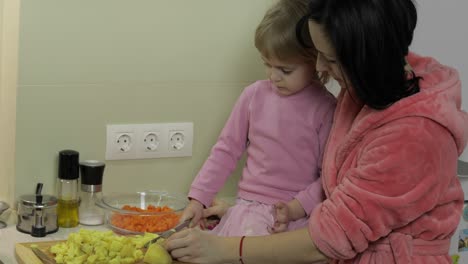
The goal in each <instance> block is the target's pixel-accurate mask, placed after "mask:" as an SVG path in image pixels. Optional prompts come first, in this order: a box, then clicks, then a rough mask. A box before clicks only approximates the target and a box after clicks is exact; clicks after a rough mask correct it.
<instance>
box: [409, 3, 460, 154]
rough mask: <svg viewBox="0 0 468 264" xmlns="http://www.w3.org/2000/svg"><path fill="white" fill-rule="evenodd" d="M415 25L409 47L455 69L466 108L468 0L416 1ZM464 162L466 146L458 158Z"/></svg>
mask: <svg viewBox="0 0 468 264" xmlns="http://www.w3.org/2000/svg"><path fill="white" fill-rule="evenodd" d="M416 4H417V8H418V14H419V19H418V25H417V27H416V33H415V38H414V42H413V45H412V47H411V48H412V50H413V51H415V52H417V53H420V54H422V55H427V56H431V57H434V58H436V59H437V60H438V61H440V62H441V63H443V64H446V65H450V66H452V67H454V68H456V69H457V70H458V72H459V74H460V77H461V81H462V101H463V105H462V106H463V109H464V110H465V111H467V110H468V90H467V89H468V88H467V86H468V14H467V10H468V1H467V0H444V1H441V0H416ZM460 159H461V160H463V161H467V162H468V149H465V152H464V153H463V155H462V156H461V157H460Z"/></svg>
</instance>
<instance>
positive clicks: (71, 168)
mask: <svg viewBox="0 0 468 264" xmlns="http://www.w3.org/2000/svg"><path fill="white" fill-rule="evenodd" d="M78 178H79V153H78V152H77V151H75V150H62V151H60V152H59V171H58V181H57V199H58V204H57V218H58V226H59V227H65V228H67V227H75V226H77V225H78V223H79V218H78V213H79V212H78V208H79V204H80V199H79V193H78Z"/></svg>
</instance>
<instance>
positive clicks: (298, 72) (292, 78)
mask: <svg viewBox="0 0 468 264" xmlns="http://www.w3.org/2000/svg"><path fill="white" fill-rule="evenodd" d="M262 59H263V62H264V64H265V67H266V72H267V76H268V78H269V79H270V80H271V82H272V83H273V84H274V86H275V88H276V92H277V93H279V94H280V95H285V96H288V95H292V94H295V93H297V92H299V91H301V90H302V89H304V88H306V87H307V86H309V85H310V84H311V83H312V82H314V80H315V77H314V76H315V75H316V74H315V66H314V65H311V64H307V63H294V62H287V61H282V60H278V59H275V58H266V57H264V56H262Z"/></svg>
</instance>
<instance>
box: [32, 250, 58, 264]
mask: <svg viewBox="0 0 468 264" xmlns="http://www.w3.org/2000/svg"><path fill="white" fill-rule="evenodd" d="M31 250H32V252H34V254H35V255H36V256H37V257H38V258H39V259H40V260H41V261H42V262H43V263H44V264H55V260H54V259H52V258H51V257H49V256H48V255H47V254H46V253H44V252H42V250H40V249H38V248H36V247H31Z"/></svg>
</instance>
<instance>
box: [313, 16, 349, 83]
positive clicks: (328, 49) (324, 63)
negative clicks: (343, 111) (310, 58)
mask: <svg viewBox="0 0 468 264" xmlns="http://www.w3.org/2000/svg"><path fill="white" fill-rule="evenodd" d="M309 33H310V36H311V38H312V42H313V43H314V46H315V48H316V49H317V51H318V56H317V66H316V68H317V71H318V72H326V73H328V74H329V75H330V76H331V77H332V78H333V79H335V80H336V81H337V82H338V83H339V84H340V86H341V87H342V88H345V87H347V85H346V84H347V78H346V76H344V73H343V71H342V69H341V66H340V64H339V62H338V61H337V58H336V55H335V49H334V47H332V46H331V44H330V42H329V41H328V38H327V37H326V35H325V33H324V31H323V30H322V27H321V26H320V25H319V24H317V23H315V22H314V21H311V20H309Z"/></svg>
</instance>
